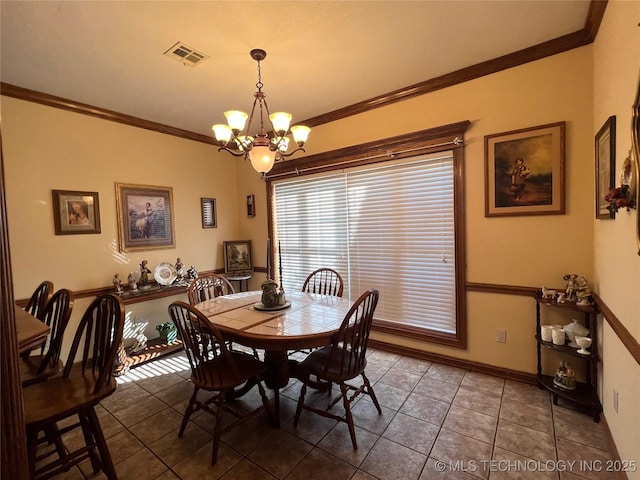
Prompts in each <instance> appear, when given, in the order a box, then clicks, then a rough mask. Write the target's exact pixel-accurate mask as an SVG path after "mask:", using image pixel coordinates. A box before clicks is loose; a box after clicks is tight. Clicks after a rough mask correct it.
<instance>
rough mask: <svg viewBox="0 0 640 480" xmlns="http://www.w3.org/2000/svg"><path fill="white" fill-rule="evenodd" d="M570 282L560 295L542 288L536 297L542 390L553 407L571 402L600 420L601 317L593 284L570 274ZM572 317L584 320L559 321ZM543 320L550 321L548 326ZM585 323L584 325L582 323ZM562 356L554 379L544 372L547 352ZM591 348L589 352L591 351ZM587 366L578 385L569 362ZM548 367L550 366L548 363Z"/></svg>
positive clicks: (538, 352)
mask: <svg viewBox="0 0 640 480" xmlns="http://www.w3.org/2000/svg"><path fill="white" fill-rule="evenodd" d="M563 279H564V280H565V281H566V282H567V285H566V288H565V289H564V290H561V291H558V290H555V289H548V288H546V287H542V288H541V289H540V290H539V291H538V292H537V294H536V335H535V338H536V345H537V360H538V365H537V379H538V384H539V385H540V387H541V388H545V389H547V390H549V392H551V394H552V398H553V403H554V404H557V403H558V397H562V398H564V399H567V400H569V401H571V402H573V403H574V404H576V405H577V406H580V407H586V408H587V409H588V410H589V413H590V414H591V415H592V417H593V420H594V421H596V422H597V421H599V420H600V412H601V411H602V407H601V405H600V402H599V400H598V395H597V385H598V381H597V375H598V368H597V363H598V360H599V357H598V350H597V331H598V329H597V323H596V321H597V313H598V309H597V307H596V306H595V305H594V304H593V298H592V297H591V290H590V288H589V282H588V281H587V279H586V277H584V276H581V275H577V274H571V273H569V274H566V275H564V277H563ZM541 305H544V306H545V307H549V308H551V309H558V310H559V311H564V312H565V313H564V314H559V315H555V316H554V315H551V312H550V311H545V312H542V309H541ZM567 312H568V313H581V314H582V315H581V316H582V317H583V318H582V319H576V318H574V319H572V320H571V321H569V322H567V323H565V324H564V325H561V324H554V323H551V322H549V319H553V321H558V320H557V319H558V318H562V317H566V316H567ZM543 320H547V321H546V322H544V321H543ZM581 322H582V323H581ZM542 347H544V350H545V351H549V350H552V351H554V352H555V353H556V354H558V355H560V357H561V360H560V363H559V365H558V368H557V370H556V371H555V373H554V374H553V375H549V374H547V373H545V372H543V367H542V365H543V363H544V362H543V348H542ZM589 347H591V350H590V351H589V350H588V348H589ZM567 357H569V358H571V359H572V360H571V361H572V362H578V363H577V364H576V365H578V364H583V365H584V367H585V368H584V376H585V379H584V381H578V380H577V378H576V370H575V369H574V366H573V365H572V364H571V363H570V362H569V361H568V360H567ZM547 365H548V363H547Z"/></svg>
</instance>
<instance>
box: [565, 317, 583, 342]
mask: <svg viewBox="0 0 640 480" xmlns="http://www.w3.org/2000/svg"><path fill="white" fill-rule="evenodd" d="M564 332H565V333H566V335H567V339H569V346H570V347H573V348H580V346H579V345H578V344H577V343H576V337H586V336H587V335H588V334H589V329H587V328H585V327H584V326H582V324H580V323H579V322H578V320H576V319H573V320H572V322H571V323H570V324H569V325H565V326H564Z"/></svg>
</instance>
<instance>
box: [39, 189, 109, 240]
mask: <svg viewBox="0 0 640 480" xmlns="http://www.w3.org/2000/svg"><path fill="white" fill-rule="evenodd" d="M51 193H52V200H53V202H52V203H53V224H54V229H55V233H56V235H78V234H83V233H100V202H99V200H98V192H77V191H72V190H52V191H51Z"/></svg>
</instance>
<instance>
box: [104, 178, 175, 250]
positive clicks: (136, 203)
mask: <svg viewBox="0 0 640 480" xmlns="http://www.w3.org/2000/svg"><path fill="white" fill-rule="evenodd" d="M116 207H117V217H118V237H119V241H120V251H121V252H134V251H140V250H159V249H165V248H175V246H176V245H175V240H174V222H173V189H172V188H171V187H152V186H149V185H132V184H126V183H116Z"/></svg>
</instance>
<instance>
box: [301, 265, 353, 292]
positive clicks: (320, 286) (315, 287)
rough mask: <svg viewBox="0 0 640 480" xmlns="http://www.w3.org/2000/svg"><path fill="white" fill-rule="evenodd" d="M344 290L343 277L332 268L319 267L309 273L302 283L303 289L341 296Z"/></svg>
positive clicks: (304, 290)
mask: <svg viewBox="0 0 640 480" xmlns="http://www.w3.org/2000/svg"><path fill="white" fill-rule="evenodd" d="M343 290H344V284H343V283H342V277H341V276H340V274H339V273H338V272H336V271H335V270H333V269H331V268H319V269H317V270H315V271H313V272H311V273H310V274H309V276H308V277H307V279H306V280H305V281H304V284H303V285H302V291H303V292H308V293H319V294H321V295H333V296H334V297H341V296H342V291H343Z"/></svg>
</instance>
